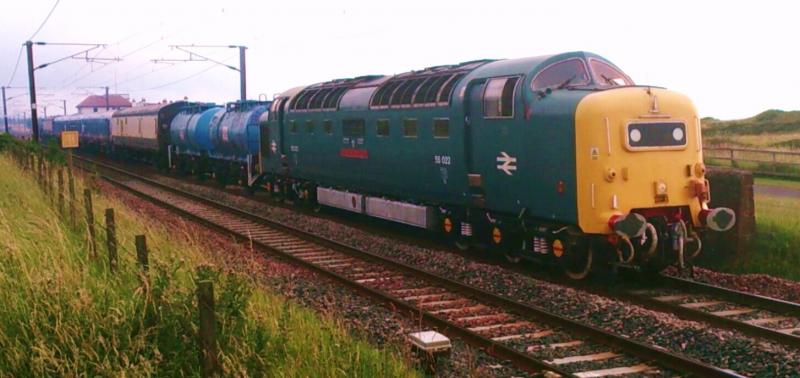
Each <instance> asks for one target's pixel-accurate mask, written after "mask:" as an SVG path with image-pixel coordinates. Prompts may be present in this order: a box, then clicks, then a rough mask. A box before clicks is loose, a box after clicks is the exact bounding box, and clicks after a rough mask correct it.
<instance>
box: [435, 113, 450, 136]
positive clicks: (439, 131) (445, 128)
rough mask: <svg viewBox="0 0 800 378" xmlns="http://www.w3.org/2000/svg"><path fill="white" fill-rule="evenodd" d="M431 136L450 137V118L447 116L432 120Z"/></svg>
mask: <svg viewBox="0 0 800 378" xmlns="http://www.w3.org/2000/svg"><path fill="white" fill-rule="evenodd" d="M433 137H434V138H449V137H450V120H449V119H447V118H437V119H434V120H433Z"/></svg>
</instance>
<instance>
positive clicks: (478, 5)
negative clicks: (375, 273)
mask: <svg viewBox="0 0 800 378" xmlns="http://www.w3.org/2000/svg"><path fill="white" fill-rule="evenodd" d="M56 3H57V4H56ZM54 5H55V8H54ZM51 10H52V14H50V17H49V18H48V19H47V22H44V23H43V21H44V20H45V19H46V17H47V15H48V13H49V12H50V11H51ZM798 14H800V3H798V2H795V1H772V0H762V1H746V2H745V1H683V0H672V1H610V0H607V1H540V0H527V1H525V0H520V1H505V0H491V1H486V0H484V1H477V2H472V1H465V0H462V1H449V0H448V1H435V0H425V1H419V0H404V1H379V0H372V1H357V0H337V1H302V0H293V1H281V2H277V1H275V2H273V1H243V0H225V1H215V2H211V1H204V0H194V1H184V0H171V1H165V0H161V1H153V0H137V1H124V2H123V1H113V0H59V1H58V2H56V1H55V0H26V1H16V0H13V1H12V0H5V1H2V2H1V3H0V35H1V36H2V38H0V85H6V86H11V87H21V88H10V89H7V97H9V98H11V99H10V101H9V102H8V108H9V115H17V114H20V115H21V113H22V112H24V111H27V110H28V109H29V105H28V97H27V85H28V81H27V59H26V56H25V53H24V50H23V49H21V47H22V44H23V43H24V42H25V41H26V40H28V39H31V37H33V38H32V40H33V41H35V42H46V43H48V45H44V46H39V45H36V46H34V63H35V65H39V64H42V63H48V62H52V61H56V60H58V59H61V58H64V57H67V56H70V55H72V54H75V53H78V52H81V51H82V50H84V49H86V48H88V47H90V46H63V45H53V43H89V44H103V45H104V46H103V47H102V48H98V49H95V50H92V51H90V52H88V57H90V58H99V59H114V60H103V61H86V59H82V60H81V59H67V60H64V61H61V62H58V63H54V64H53V65H50V66H48V67H45V68H42V69H39V70H37V71H36V85H37V88H40V89H38V90H37V93H38V94H39V101H38V104H39V114H42V112H43V110H44V109H43V108H44V107H46V110H47V113H48V114H49V115H53V114H63V112H64V110H63V107H62V100H66V101H67V108H68V112H69V113H73V112H75V108H74V106H75V105H76V104H77V103H78V102H80V101H81V100H82V99H83V98H85V97H86V96H87V95H89V94H103V93H104V89H103V87H106V86H108V87H110V92H111V93H120V94H125V95H128V96H130V98H132V99H135V100H137V101H139V100H141V99H145V100H146V101H148V102H155V101H160V100H163V99H167V100H177V99H182V98H184V97H187V98H189V99H190V100H196V101H212V102H217V103H224V102H227V101H233V100H236V99H237V98H238V97H239V75H238V73H237V72H235V71H233V70H230V69H229V68H226V67H225V66H223V65H219V64H216V63H213V62H209V61H194V62H182V63H154V62H153V60H154V59H186V58H188V54H186V53H184V52H182V51H180V50H177V49H175V48H173V47H171V46H174V45H193V44H194V45H224V46H228V45H244V46H247V47H248V49H247V89H248V97H249V98H251V99H257V98H259V97H261V98H268V99H271V98H272V97H273V96H274V95H275V94H277V93H280V92H283V91H285V90H287V89H290V88H292V87H296V86H301V85H307V84H312V83H316V82H321V81H327V80H331V79H336V78H344V77H355V76H361V75H367V74H395V73H401V72H406V71H410V70H414V69H421V68H425V67H429V66H434V65H441V64H454V63H459V62H463V61H469V60H476V59H484V58H490V59H502V58H520V57H528V56H537V55H548V54H554V53H560V52H567V51H575V50H583V51H590V52H594V53H596V54H599V55H601V56H604V57H605V58H607V59H609V60H610V61H612V62H613V63H614V64H616V65H617V66H619V67H620V68H622V69H623V70H624V71H625V72H626V73H627V74H628V75H629V76H630V77H631V78H632V79H633V80H634V81H635V82H636V83H637V84H647V85H656V86H662V87H666V88H669V89H672V90H676V91H679V92H681V93H684V94H686V95H688V96H689V97H690V98H692V100H693V101H694V102H695V105H696V106H697V108H698V110H699V112H700V115H701V116H702V117H707V116H711V117H715V118H720V119H737V118H745V117H750V116H753V115H755V114H758V113H760V112H762V111H764V110H767V109H783V110H796V109H800V98H798V96H797V95H796V92H797V90H796V88H798V87H800V70H798V69H797V68H796V67H797V65H798V60H800V59H799V58H800V49H798V48H796V45H797V42H796V38H797V37H798V36H800V23H798V22H797V15H798ZM40 26H41V30H39V31H38V33H37V29H38V28H39V27H40ZM190 50H192V51H194V52H196V53H198V54H200V55H203V56H205V57H208V58H211V59H213V60H215V61H219V62H222V63H225V64H227V65H231V66H235V67H238V64H239V57H238V50H236V49H230V48H227V47H216V48H200V47H195V48H191V49H190ZM20 54H21V55H20ZM82 56H83V57H86V56H87V55H82ZM116 59H119V60H116ZM15 67H16V72H14V71H15Z"/></svg>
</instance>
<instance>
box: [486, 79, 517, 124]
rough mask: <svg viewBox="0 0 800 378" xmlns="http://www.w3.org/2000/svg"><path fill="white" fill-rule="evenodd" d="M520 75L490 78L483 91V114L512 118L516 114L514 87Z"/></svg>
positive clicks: (489, 116) (490, 116) (492, 116)
mask: <svg viewBox="0 0 800 378" xmlns="http://www.w3.org/2000/svg"><path fill="white" fill-rule="evenodd" d="M517 80H519V77H498V78H494V79H491V80H489V82H488V83H487V84H486V89H485V90H484V92H483V116H484V117H486V118H510V117H513V116H514V88H515V87H516V85H517Z"/></svg>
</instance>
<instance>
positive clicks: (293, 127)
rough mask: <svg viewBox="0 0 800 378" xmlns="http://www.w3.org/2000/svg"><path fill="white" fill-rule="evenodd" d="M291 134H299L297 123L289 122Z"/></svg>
mask: <svg viewBox="0 0 800 378" xmlns="http://www.w3.org/2000/svg"><path fill="white" fill-rule="evenodd" d="M289 132H290V133H292V134H297V121H295V120H291V121H289Z"/></svg>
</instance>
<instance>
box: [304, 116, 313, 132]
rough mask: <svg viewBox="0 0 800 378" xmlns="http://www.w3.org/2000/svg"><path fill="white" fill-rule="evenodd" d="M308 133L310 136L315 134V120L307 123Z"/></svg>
mask: <svg viewBox="0 0 800 378" xmlns="http://www.w3.org/2000/svg"><path fill="white" fill-rule="evenodd" d="M306 132H307V133H309V134H314V121H313V120H310V119H309V120H307V121H306Z"/></svg>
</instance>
